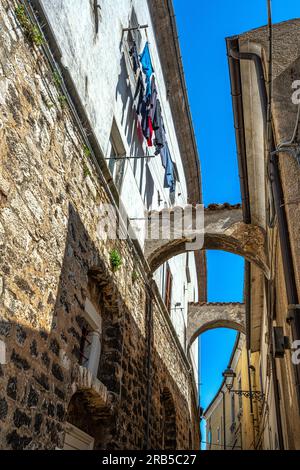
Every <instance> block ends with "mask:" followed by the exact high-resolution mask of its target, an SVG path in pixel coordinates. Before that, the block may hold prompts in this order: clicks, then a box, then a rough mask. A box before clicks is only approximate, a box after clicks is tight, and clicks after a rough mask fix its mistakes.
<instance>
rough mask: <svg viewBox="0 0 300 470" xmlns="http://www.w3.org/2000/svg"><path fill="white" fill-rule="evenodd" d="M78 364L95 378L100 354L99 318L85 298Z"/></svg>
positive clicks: (100, 321) (100, 328)
mask: <svg viewBox="0 0 300 470" xmlns="http://www.w3.org/2000/svg"><path fill="white" fill-rule="evenodd" d="M81 331H82V334H81V340H80V355H79V364H80V365H82V366H83V367H86V368H87V369H89V370H90V372H91V373H92V374H93V375H94V376H95V377H97V374H98V367H99V361H100V353H101V331H102V320H101V316H100V315H99V313H98V312H97V310H96V309H95V307H94V305H93V304H92V302H91V301H90V300H89V299H88V298H87V299H86V301H85V312H84V319H83V323H82V330H81Z"/></svg>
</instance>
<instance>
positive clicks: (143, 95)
mask: <svg viewBox="0 0 300 470" xmlns="http://www.w3.org/2000/svg"><path fill="white" fill-rule="evenodd" d="M131 56H132V59H133V68H134V72H135V74H136V73H137V72H138V71H139V70H140V69H142V72H143V74H144V76H145V84H146V88H145V86H144V83H143V79H142V75H141V72H140V74H139V77H138V82H137V88H136V92H135V96H134V99H135V100H136V99H138V101H137V103H136V112H137V115H138V116H139V118H140V120H138V125H140V127H141V130H142V133H143V135H144V137H145V139H146V140H147V145H148V147H152V145H153V143H154V145H155V147H156V151H155V154H156V155H157V154H160V155H161V161H162V165H163V167H164V169H165V179H164V187H165V188H169V189H170V192H172V193H173V192H175V188H176V180H177V179H178V178H177V172H175V164H174V162H173V160H172V157H171V153H170V151H169V147H168V142H167V137H166V130H165V125H164V119H163V114H162V109H161V105H160V100H159V97H158V90H157V86H156V79H155V75H154V69H153V64H152V59H151V55H150V50H149V43H148V42H146V44H145V46H144V49H143V52H142V53H141V54H138V51H137V46H136V43H135V42H134V44H133V46H132V48H131ZM154 136H155V139H154ZM153 139H154V140H153Z"/></svg>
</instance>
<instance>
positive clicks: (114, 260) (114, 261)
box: [109, 249, 122, 271]
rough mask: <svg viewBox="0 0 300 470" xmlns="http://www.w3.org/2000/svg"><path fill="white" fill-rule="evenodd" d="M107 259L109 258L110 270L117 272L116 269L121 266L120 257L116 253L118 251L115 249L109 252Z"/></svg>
mask: <svg viewBox="0 0 300 470" xmlns="http://www.w3.org/2000/svg"><path fill="white" fill-rule="evenodd" d="M109 258H110V264H111V267H112V270H113V271H117V270H118V269H120V267H121V265H122V257H121V255H120V253H119V252H118V250H115V249H114V250H111V252H110V255H109Z"/></svg>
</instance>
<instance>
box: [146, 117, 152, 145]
mask: <svg viewBox="0 0 300 470" xmlns="http://www.w3.org/2000/svg"><path fill="white" fill-rule="evenodd" d="M148 135H149V137H148V138H147V145H148V147H152V145H153V143H152V136H153V126H152V120H151V117H150V116H148Z"/></svg>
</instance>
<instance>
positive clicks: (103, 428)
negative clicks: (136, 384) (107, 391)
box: [64, 389, 114, 450]
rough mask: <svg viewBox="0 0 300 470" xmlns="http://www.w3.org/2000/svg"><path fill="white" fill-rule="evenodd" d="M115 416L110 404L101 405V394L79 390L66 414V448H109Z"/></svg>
mask: <svg viewBox="0 0 300 470" xmlns="http://www.w3.org/2000/svg"><path fill="white" fill-rule="evenodd" d="M113 423H114V417H113V415H112V414H111V413H110V409H109V407H108V406H106V405H103V406H99V396H98V395H97V393H94V391H93V390H92V389H91V390H78V391H77V392H76V393H75V394H74V395H73V396H72V398H71V400H70V402H69V406H68V410H67V414H66V434H65V439H64V449H67V450H71V449H72V447H73V448H74V449H75V450H76V449H77V450H91V449H98V450H100V449H107V444H108V443H109V442H110V441H111V438H112V433H113Z"/></svg>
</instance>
